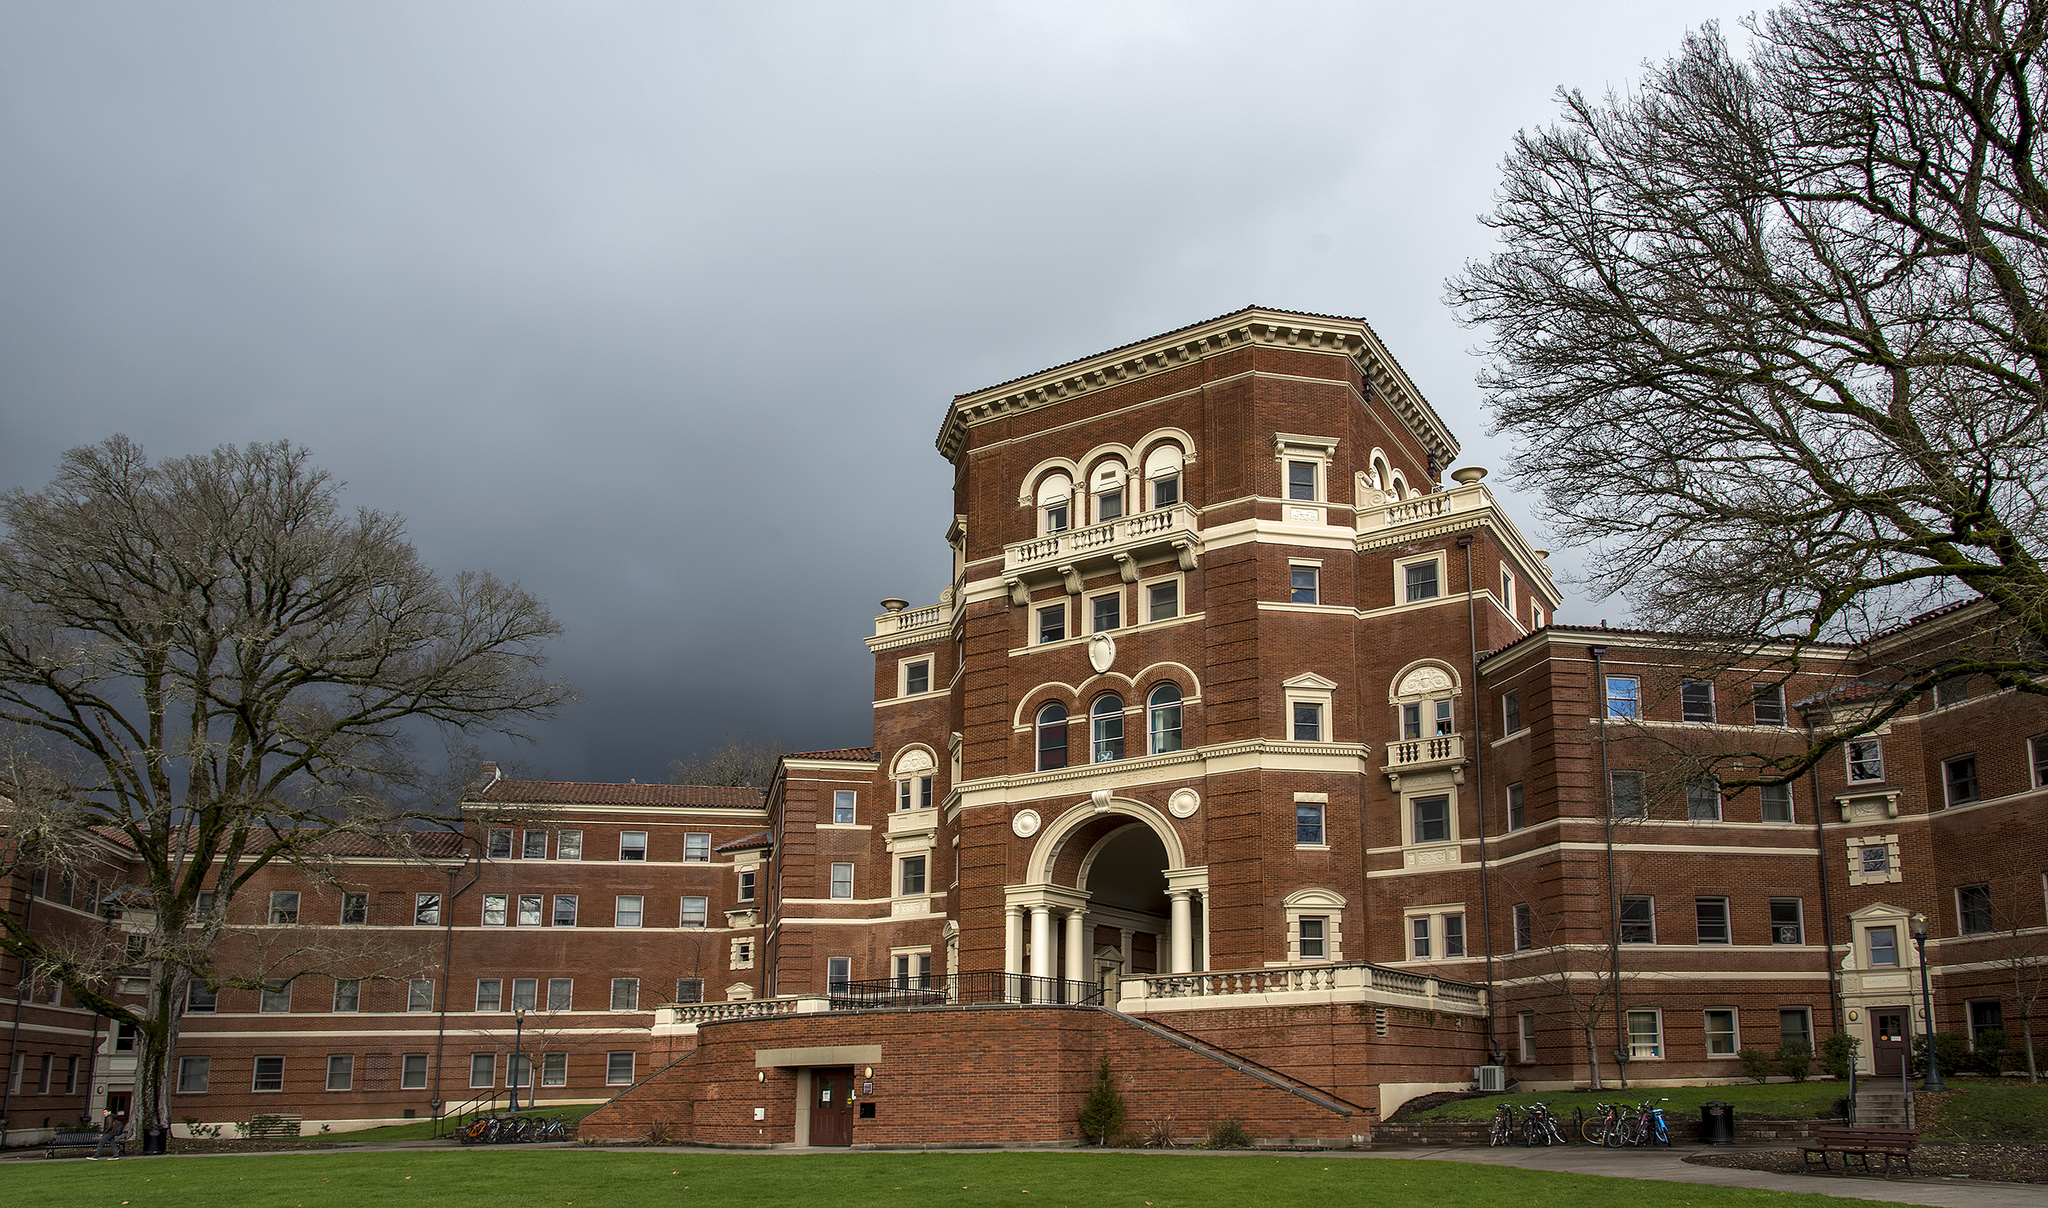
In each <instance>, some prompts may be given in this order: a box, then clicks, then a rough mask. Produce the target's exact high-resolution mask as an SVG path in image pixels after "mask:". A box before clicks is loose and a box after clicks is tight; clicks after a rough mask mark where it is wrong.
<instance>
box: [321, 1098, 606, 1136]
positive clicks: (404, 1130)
mask: <svg viewBox="0 0 2048 1208" xmlns="http://www.w3.org/2000/svg"><path fill="white" fill-rule="evenodd" d="M603 1106H604V1104H602V1103H572V1104H567V1105H565V1106H562V1107H544V1108H541V1109H540V1110H539V1111H538V1112H531V1113H529V1112H521V1113H520V1114H521V1115H540V1116H560V1117H562V1119H564V1120H567V1121H568V1122H569V1123H571V1124H574V1123H576V1122H577V1121H578V1120H581V1119H582V1118H583V1117H585V1116H587V1115H589V1114H590V1113H592V1112H594V1111H596V1110H597V1109H598V1108H600V1107H603ZM447 1127H448V1131H449V1132H450V1133H451V1134H452V1133H453V1132H454V1130H455V1125H454V1123H453V1122H452V1121H451V1122H450V1123H449V1124H448V1126H447ZM309 1135H310V1134H309ZM433 1135H434V1122H433V1121H432V1120H415V1121H413V1122H412V1123H411V1124H386V1125H385V1126H383V1127H382V1128H364V1129H358V1130H357V1131H355V1132H343V1133H325V1134H322V1136H323V1138H324V1139H326V1140H329V1141H424V1140H426V1139H427V1138H429V1137H431V1136H433Z"/></svg>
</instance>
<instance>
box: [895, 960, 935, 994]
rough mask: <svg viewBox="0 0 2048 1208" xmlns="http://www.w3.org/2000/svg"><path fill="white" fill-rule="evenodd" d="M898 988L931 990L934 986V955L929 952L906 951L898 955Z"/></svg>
mask: <svg viewBox="0 0 2048 1208" xmlns="http://www.w3.org/2000/svg"><path fill="white" fill-rule="evenodd" d="M896 988H897V989H899V990H929V989H931V988H932V955H931V953H929V952H904V953H898V954H897V956H896Z"/></svg>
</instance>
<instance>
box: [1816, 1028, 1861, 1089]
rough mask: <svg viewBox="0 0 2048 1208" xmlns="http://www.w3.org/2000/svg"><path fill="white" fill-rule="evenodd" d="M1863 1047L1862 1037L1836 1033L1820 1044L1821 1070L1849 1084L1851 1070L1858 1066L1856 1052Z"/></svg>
mask: <svg viewBox="0 0 2048 1208" xmlns="http://www.w3.org/2000/svg"><path fill="white" fill-rule="evenodd" d="M1861 1047H1863V1038H1862V1037H1860V1036H1851V1035H1849V1034H1848V1033H1847V1032H1836V1033H1835V1034H1834V1035H1832V1036H1829V1037H1827V1038H1826V1039H1824V1040H1822V1041H1821V1042H1820V1068H1822V1069H1824V1070H1826V1071H1827V1072H1828V1074H1829V1076H1830V1077H1833V1078H1835V1079H1837V1080H1839V1081H1842V1082H1847V1081H1848V1080H1849V1070H1850V1068H1851V1067H1853V1066H1854V1065H1855V1064H1856V1050H1857V1049H1859V1048H1861Z"/></svg>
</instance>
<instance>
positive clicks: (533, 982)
mask: <svg viewBox="0 0 2048 1208" xmlns="http://www.w3.org/2000/svg"><path fill="white" fill-rule="evenodd" d="M539 1005H540V979H539V978H537V977H515V978H513V979H512V1004H511V1009H512V1010H514V1011H531V1010H533V1009H534V1008H535V1007H538V1006H539Z"/></svg>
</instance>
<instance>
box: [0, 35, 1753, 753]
mask: <svg viewBox="0 0 2048 1208" xmlns="http://www.w3.org/2000/svg"><path fill="white" fill-rule="evenodd" d="M1749 11H1751V9H1750V7H1749V6H1741V7H1726V6H1717V5H1715V4H1714V3H1712V0H1690V2H1679V3H1666V2H1662V0H1611V2H1609V0H1602V2H1594V0H1587V2H1584V3H1565V2H1560V0H1550V2H1546V3H1541V4H1530V3H1484V4H1481V3H1470V4H1436V5H1427V4H1415V3H1401V4H1394V3H1353V4H1290V3H1271V2H1269V3H1264V4H1257V5H1254V4H1250V3H1242V2H1240V3H1235V4H1194V3H1114V2H1108V0H1089V2H1087V3H1077V4H1057V3H1029V4H988V3H966V2H958V3H950V4H934V5H926V4H913V3H904V2H901V0H894V2H891V3H886V4H884V3H872V4H852V3H834V4H826V3H819V4H808V5H801V4H799V5H789V4H770V3H759V2H750V3H746V4H708V3H707V4H684V3H598V2H594V0H577V2H575V3H559V4H518V3H509V2H507V0H490V2H488V3H474V4H464V3H451V2H441V3H435V2H431V0H429V2H421V0H408V2H406V3H391V4H379V3H371V2H369V0H347V2H345V3H331V4H322V3H310V2H295V3H291V4H278V3H275V2H274V0H263V2H259V3H244V4H229V3H206V2H203V0H180V2H178V3H141V2H137V3H122V4H102V3H90V2H86V0H49V2H47V3H23V2H17V0H0V488H7V487H16V486H20V487H27V488H31V489H33V488H36V487H38V486H40V485H42V484H43V483H45V482H47V481H48V479H49V478H50V476H51V474H52V473H53V471H54V469H55V467H56V464H57V460H58V457H59V455H60V454H61V453H62V452H63V450H65V449H67V448H70V447H72V446H75V445H80V444H85V443H90V442H93V441H97V440H100V439H103V438H105V437H106V436H108V435H110V434H112V433H115V432H125V433H127V434H128V435H129V436H132V437H134V438H135V439H136V440H138V441H140V442H141V443H142V444H143V445H144V446H145V447H146V448H147V449H148V450H149V451H150V452H151V453H152V454H153V455H155V456H158V457H170V456H177V455H181V454H186V453H194V452H199V451H203V450H206V449H209V448H212V447H213V446H215V445H217V444H219V443H221V442H224V441H232V442H237V443H239V442H244V441H251V440H274V439H279V438H289V439H291V440H292V441H294V442H297V443H300V444H303V445H306V446H308V447H310V448H311V449H312V451H313V454H314V457H315V459H316V460H317V461H318V462H319V463H320V464H322V465H323V466H325V467H326V468H327V469H329V470H330V471H332V472H333V473H334V474H335V475H336V476H337V477H339V478H341V479H343V480H345V481H346V482H347V484H348V489H347V498H348V501H349V502H350V503H351V504H360V505H365V506H370V507H376V508H380V509H384V510H388V511H392V512H396V513H398V514H400V515H403V516H405V517H406V518H407V519H408V521H409V523H410V530H411V535H412V538H413V540H414V541H415V542H416V543H417V544H418V546H419V547H420V549H421V551H422V553H423V554H424V555H425V556H426V558H427V559H428V560H429V562H430V563H432V564H433V565H436V566H438V567H440V568H441V569H443V570H445V571H455V570H458V569H488V570H491V571H493V572H495V573H497V574H499V575H501V576H503V577H506V578H510V579H515V580H517V581H519V582H520V583H521V584H523V585H524V586H525V587H527V588H528V589H529V590H531V591H532V592H534V593H535V594H536V595H538V596H540V597H541V598H542V599H544V600H545V601H547V603H548V604H549V606H550V607H551V608H552V610H553V611H554V613H555V615H556V616H557V617H558V618H559V619H560V620H561V621H562V622H563V623H564V624H565V625H566V626H567V633H566V635H565V636H564V637H563V638H561V639H560V640H559V641H558V642H557V643H556V644H555V645H554V647H553V648H552V654H553V663H552V669H553V671H554V672H555V673H556V674H558V675H560V676H562V677H563V678H566V679H568V680H570V681H571V682H573V683H574V684H575V685H576V686H577V688H578V689H579V690H580V692H581V693H582V700H581V701H580V703H578V704H576V705H573V706H571V707H570V708H569V709H568V710H567V711H565V712H564V713H563V714H562V715H561V716H560V717H559V718H558V719H556V720H554V721H552V722H549V723H545V724H543V725H542V726H540V727H539V728H538V730H537V736H538V738H539V740H540V741H539V743H538V744H537V745H535V746H533V747H531V748H525V749H512V748H502V750H503V753H504V754H506V755H508V756H510V757H512V758H516V759H518V760H520V761H521V762H523V763H524V764H525V765H526V766H527V767H529V768H530V769H531V770H533V771H535V772H539V773H544V774H547V775H550V776H554V777H557V778H564V779H591V780H626V779H641V780H660V779H664V778H666V774H667V773H666V767H667V764H668V761H669V760H671V759H673V758H677V757H683V756H688V755H689V754H690V753H691V752H693V751H705V752H708V751H709V750H710V749H712V748H713V747H715V746H717V745H718V744H719V743H720V742H721V741H722V739H723V738H724V736H725V735H727V734H733V735H738V736H740V737H742V738H746V739H750V740H763V741H766V740H773V741H779V742H782V743H784V744H785V745H788V746H790V747H794V748H807V747H826V746H839V745H848V744H861V743H865V742H867V741H868V739H869V737H870V734H871V729H870V718H871V711H870V708H869V703H868V701H869V678H870V674H871V667H872V662H871V660H870V658H869V656H868V654H867V652H866V650H865V649H864V648H863V647H862V645H861V639H862V638H863V637H864V636H866V635H867V634H869V633H871V632H872V624H871V617H872V616H873V615H874V613H875V612H876V611H878V609H877V606H876V602H877V601H878V600H880V599H882V598H883V597H885V596H903V597H906V598H908V599H910V600H911V601H912V602H913V603H915V604H922V603H929V602H932V601H934V600H936V599H937V596H938V591H939V588H940V587H941V586H942V585H943V582H944V580H945V576H946V574H947V569H948V562H947V558H946V549H945V545H944V542H943V533H944V530H945V528H946V525H947V523H948V521H949V520H950V517H951V503H950V499H949V488H948V483H949V476H948V466H947V464H946V463H945V461H944V460H943V459H942V458H941V457H940V456H939V455H938V454H937V452H935V450H934V449H933V443H932V442H933V439H934V437H935V436H936V434H937V432H938V428H939V424H940V421H941V420H942V419H943V418H944V416H945V413H946V405H947V401H948V400H949V399H950V398H951V396H952V395H954V394H956V393H959V392H961V391H965V390H972V389H976V388H978V387H981V386H985V385H988V384H990V383H992V382H996V381H999V380H1002V379H1006V378H1010V377H1014V376H1017V375H1019V374H1022V373H1027V372H1030V371H1032V370H1036V369H1039V368H1043V367H1045V366H1047V365H1050V364H1054V363H1056V362H1060V361H1065V360H1069V359H1071V358H1074V357H1077V356H1082V355H1085V354H1088V353H1092V352H1096V351H1099V350H1101V349H1104V348H1107V347H1110V346H1113V345H1116V344H1121V343H1124V342H1127V341H1130V340H1134V339H1138V338H1141V337H1144V336H1147V335H1151V334H1154V333H1157V332H1160V331H1164V330H1167V329H1169V328H1172V327H1177V326H1180V325H1182V324H1185V323H1189V322H1193V321H1196V320H1199V319H1204V318H1207V317H1210V316H1213V315H1216V314H1219V313H1222V312H1225V311H1228V310H1232V309H1235V308H1237V307H1239V306H1242V305H1245V304H1248V303H1254V302H1256V303H1260V304H1263V305H1270V306H1279V307H1286V308H1290V309H1299V310H1313V311H1323V312H1331V313H1337V314H1351V315H1363V316H1365V317H1367V318H1368V319H1370V320H1371V322H1372V323H1373V324H1374V326H1375V327H1376V328H1377V329H1378V330H1379V332H1380V333H1381V335H1382V336H1383V337H1384V338H1385V340H1386V341H1387V343H1388V345H1389V347H1390V348H1391V349H1392V350H1393V352H1394V354H1395V355H1396V356H1397V357H1398V358H1400V360H1401V361H1402V363H1403V364H1404V366H1405V367H1406V368H1407V369H1408V371H1409V373H1410V374H1411V375H1412V376H1413V377H1414V379H1415V381H1416V382H1417V383H1418V384H1419V385H1420V386H1421V388H1422V390H1423V392H1424V393H1425V394H1426V395H1427V396H1428V397H1429V398H1430V400H1431V401H1432V402H1433V403H1434V404H1435V406H1436V408H1437V410H1438V411H1439V412H1440V413H1441V414H1442V415H1443V417H1444V419H1445V420H1446V422H1448V423H1449V424H1450V425H1451V427H1452V429H1453V430H1454V431H1456V432H1457V433H1458V434H1459V436H1460V438H1461V440H1462V441H1463V442H1464V444H1465V448H1466V458H1465V460H1466V461H1467V462H1468V463H1472V462H1476V463H1479V464H1495V465H1498V464H1500V463H1501V461H1502V458H1501V456H1500V454H1499V450H1498V448H1497V446H1494V445H1492V444H1491V443H1490V442H1489V441H1488V439H1487V437H1486V433H1485V429H1486V426H1487V420H1486V417H1485V414H1484V410H1483V407H1482V404H1481V401H1480V398H1479V395H1478V392H1477V390H1476V388H1475V387H1474V385H1473V376H1474V372H1475V369H1476V367H1477V362H1476V361H1475V359H1474V357H1473V355H1472V352H1471V349H1472V348H1473V347H1474V345H1475V344H1476V343H1477V342H1478V339H1479V336H1478V333H1475V332H1472V331H1468V330H1465V329H1463V328H1461V327H1459V326H1458V325H1457V323H1456V322H1455V319H1454V317H1453V315H1452V314H1451V313H1450V312H1449V311H1448V310H1447V309H1446V308H1445V306H1444V305H1443V302H1442V295H1443V283H1444V280H1445V278H1446V277H1448V276H1449V275H1451V274H1452V273H1454V272H1456V271H1457V270H1458V268H1459V267H1460V265H1461V264H1462V263H1463V262H1464V261H1466V260H1467V259H1469V258H1472V257H1476V256H1480V255H1483V254H1485V252H1486V251H1487V248H1488V236H1487V233H1486V231H1485V230H1484V229H1483V228H1482V227H1481V226H1480V224H1479V222H1478V220H1477V219H1478V215H1479V214H1480V213H1481V212H1483V211H1484V210H1486V209H1487V208H1488V206H1489V202H1490V198H1491V196H1492V191H1493V187H1494V184H1495V180H1496V176H1497V169H1498V165H1499V163H1500V161H1501V158H1502V156H1503V154H1504V153H1505V152H1506V150H1507V147H1508V142H1509V139H1510V138H1511V137H1512V136H1513V134H1514V132H1515V131H1516V130H1517V129H1518V128H1522V127H1531V126H1536V125H1541V124H1545V123H1547V122H1549V121H1551V120H1552V118H1553V115H1554V112H1555V103H1554V99H1553V92H1554V90H1555V89H1556V88H1557V87H1559V86H1561V85H1562V86H1569V87H1577V88H1582V89H1586V90H1588V91H1595V92H1598V91H1602V90H1604V89H1607V88H1609V87H1623V86H1626V85H1628V84H1629V83H1630V82H1632V81H1633V80H1634V79H1635V78H1636V77H1637V76H1638V75H1639V74H1640V69H1641V64H1642V62H1643V61H1644V60H1645V59H1648V58H1663V57H1665V56H1667V55H1669V54H1670V53H1672V52H1673V51H1675V50H1676V48H1677V46H1678V43H1679V40H1680V38H1681V37H1682V35H1683V33H1684V31H1685V30H1686V29H1687V28H1688V27H1689V26H1693V25H1696V24H1698V23H1700V22H1701V21H1704V20H1709V19H1720V20H1722V21H1723V22H1724V24H1726V25H1727V26H1728V27H1729V28H1730V29H1731V30H1732V29H1733V28H1734V26H1735V24H1736V21H1737V19H1738V18H1739V17H1740V16H1742V15H1743V14H1745V13H1747V12H1749ZM1494 485H1495V486H1497V487H1499V486H1501V485H1502V484H1501V483H1500V481H1499V480H1498V479H1496V480H1494ZM1510 501H1511V503H1513V502H1514V501H1513V499H1512V497H1511V500H1510ZM1517 507H1518V508H1519V510H1520V513H1521V515H1522V517H1523V518H1524V519H1526V518H1527V517H1528V510H1527V509H1526V507H1520V505H1519V504H1517ZM1532 536H1534V537H1536V538H1538V539H1537V540H1536V544H1539V545H1552V546H1560V547H1561V546H1562V545H1563V544H1564V541H1563V538H1562V537H1561V536H1559V535H1557V534H1550V533H1541V532H1538V533H1535V534H1532ZM1608 611H1613V612H1615V613H1616V614H1617V615H1618V612H1619V606H1618V605H1601V606H1595V605H1590V604H1585V603H1583V602H1581V601H1579V600H1576V599H1575V600H1573V601H1571V602H1570V603H1568V605H1567V607H1566V609H1565V610H1564V611H1563V613H1562V614H1561V615H1560V618H1559V619H1560V620H1566V621H1588V620H1593V619H1596V617H1597V615H1601V614H1604V613H1606V612H1608Z"/></svg>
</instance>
